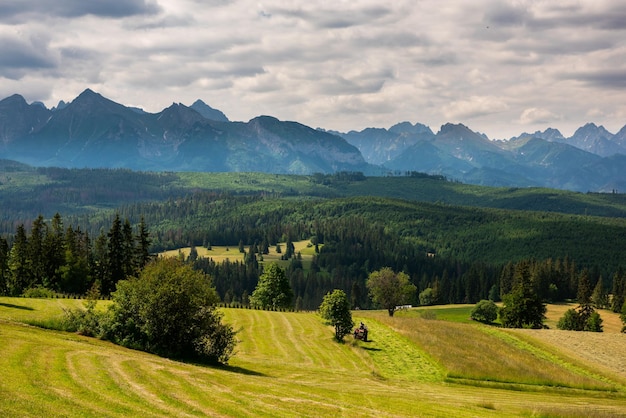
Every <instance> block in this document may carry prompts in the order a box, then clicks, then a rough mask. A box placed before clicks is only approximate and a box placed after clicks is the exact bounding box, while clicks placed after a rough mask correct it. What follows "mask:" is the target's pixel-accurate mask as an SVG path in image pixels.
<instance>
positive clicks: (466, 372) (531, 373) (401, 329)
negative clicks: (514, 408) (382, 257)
mask: <svg viewBox="0 0 626 418" xmlns="http://www.w3.org/2000/svg"><path fill="white" fill-rule="evenodd" d="M360 315H363V316H364V317H366V318H369V319H372V320H376V321H379V322H381V323H382V324H385V325H387V326H389V327H390V328H392V329H393V330H395V331H397V332H398V333H400V334H401V335H403V336H405V337H406V338H408V339H409V340H411V341H413V342H414V343H415V344H416V345H417V346H419V347H421V348H423V349H424V351H426V352H427V353H429V354H430V355H431V356H433V357H434V358H435V359H436V361H437V362H438V363H439V364H440V365H441V366H442V367H443V368H444V369H445V371H446V373H447V377H448V378H449V379H461V380H463V381H466V382H468V383H472V384H483V385H484V384H486V383H488V384H489V385H492V386H497V385H498V384H502V385H505V386H511V385H514V386H519V385H525V386H528V388H527V389H531V388H532V387H543V386H554V387H570V388H581V389H595V390H616V389H617V388H618V387H619V388H620V389H625V388H621V385H617V386H616V384H615V383H614V382H607V381H606V380H604V379H602V378H598V376H595V375H594V374H593V373H592V371H591V370H586V369H578V368H574V367H569V365H568V364H565V363H558V362H557V361H556V359H555V358H554V357H551V356H550V354H551V353H548V352H545V351H541V350H540V349H539V348H536V347H534V346H529V345H527V346H523V345H522V343H521V342H519V341H517V340H516V339H515V337H514V336H511V335H509V334H506V332H505V331H503V330H500V329H498V328H496V327H490V326H487V325H482V324H461V323H455V322H448V321H436V320H426V319H421V318H411V317H403V316H394V317H389V316H386V317H385V316H384V315H379V314H378V313H377V312H371V311H370V312H368V311H364V312H362V313H361V314H360Z"/></svg>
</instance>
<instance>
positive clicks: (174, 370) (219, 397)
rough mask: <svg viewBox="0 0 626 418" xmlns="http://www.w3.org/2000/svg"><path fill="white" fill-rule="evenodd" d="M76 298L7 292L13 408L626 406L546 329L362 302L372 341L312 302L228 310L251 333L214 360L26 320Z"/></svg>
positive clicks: (625, 397)
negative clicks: (393, 310) (300, 306)
mask: <svg viewBox="0 0 626 418" xmlns="http://www.w3.org/2000/svg"><path fill="white" fill-rule="evenodd" d="M75 302H76V301H72V300H41V299H22V298H20V299H11V298H0V318H2V319H0V335H2V338H1V339H0V350H1V351H2V353H3V355H2V356H1V357H0V367H1V369H2V370H3V379H2V380H0V413H1V414H2V415H5V416H16V415H20V416H32V415H39V416H51V417H52V416H66V417H71V416H81V417H82V416H129V415H135V416H136V415H144V416H145V415H150V416H173V415H175V416H206V415H219V416H294V415H297V416H303V417H306V416H311V417H313V416H315V417H318V416H346V415H349V416H363V417H365V416H450V415H454V416H459V417H464V416H494V417H495V416H498V417H502V416H568V417H577V416H578V417H582V416H585V417H594V416H595V417H608V416H623V414H624V410H625V407H626V375H624V373H623V371H622V372H616V371H614V370H613V371H612V370H610V369H607V368H606V367H598V366H597V365H594V363H591V362H589V361H587V360H584V359H582V358H580V357H578V356H575V355H572V354H571V352H565V351H563V350H562V348H560V347H559V346H558V345H555V344H548V343H546V342H545V341H544V342H541V341H542V340H541V339H538V338H539V337H538V336H537V335H538V334H539V333H541V332H543V331H541V330H538V331H533V335H532V336H528V335H524V334H523V333H520V332H516V331H501V330H498V329H494V328H489V327H486V326H483V325H479V324H461V323H454V322H448V321H444V320H427V319H423V318H421V317H420V316H419V315H416V314H417V313H418V312H417V311H407V312H406V314H405V315H403V316H402V315H399V314H398V317H397V318H396V317H394V318H389V317H388V316H386V313H384V312H381V311H367V312H366V311H363V312H354V316H355V319H356V320H357V321H359V320H364V321H366V322H367V324H368V326H369V328H370V330H371V333H370V335H371V337H372V341H371V342H368V343H363V342H353V341H352V340H349V339H347V340H346V343H344V344H337V343H335V342H334V341H333V339H332V337H333V331H332V329H331V328H330V327H327V326H325V325H323V323H322V322H321V319H320V318H319V316H317V315H316V314H314V313H290V312H269V311H257V310H236V309H226V310H224V313H225V320H226V321H227V322H229V323H232V324H233V325H234V326H235V328H236V329H239V330H240V331H239V334H238V338H239V341H240V342H239V345H238V348H237V353H236V355H235V357H233V358H232V360H231V364H230V365H229V366H227V367H217V368H216V367H210V366H203V365H195V364H188V363H181V362H177V361H172V360H168V359H164V358H160V357H157V356H153V355H149V354H145V353H142V352H138V351H133V350H128V349H124V348H121V347H118V346H115V345H112V344H110V343H107V342H104V341H99V340H97V339H92V338H87V337H82V336H78V335H74V334H68V333H62V332H57V331H49V330H43V329H39V328H33V327H31V326H26V325H24V324H23V323H22V321H32V320H34V319H37V318H38V319H40V320H43V319H47V318H48V319H49V318H51V317H54V316H55V315H59V314H61V307H62V306H67V305H68V304H69V305H73V306H76V303H75ZM100 303H104V302H100ZM55 312H56V313H55ZM438 312H440V313H441V316H442V317H443V316H444V315H443V311H438ZM561 332H562V333H567V332H566V331H561ZM585 334H586V333H579V335H580V340H584V339H585V338H586V335H585ZM612 336H619V334H605V335H599V337H600V338H601V339H602V340H603V341H605V342H609V341H612V340H613V339H612V338H611V337H612ZM602 337H607V338H602ZM444 347H445V349H444ZM613 347H615V352H614V355H615V356H616V358H618V357H619V356H624V355H625V354H626V353H624V352H623V349H624V345H621V346H619V345H613ZM620 347H621V348H620ZM620 350H621V351H620ZM491 363H493V364H496V365H497V369H496V375H493V374H492V373H494V371H493V369H491V368H490V366H489V364H491Z"/></svg>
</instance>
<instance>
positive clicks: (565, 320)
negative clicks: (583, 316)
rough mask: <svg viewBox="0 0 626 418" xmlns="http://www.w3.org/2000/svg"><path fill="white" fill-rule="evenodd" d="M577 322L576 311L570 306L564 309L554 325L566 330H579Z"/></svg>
mask: <svg viewBox="0 0 626 418" xmlns="http://www.w3.org/2000/svg"><path fill="white" fill-rule="evenodd" d="M579 322H580V321H579V316H578V312H576V309H573V308H572V309H568V310H567V311H565V313H564V314H563V316H562V317H561V318H560V319H559V322H557V324H556V327H557V328H558V329H562V330H567V331H579V328H580V324H579Z"/></svg>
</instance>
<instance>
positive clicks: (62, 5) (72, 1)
mask: <svg viewBox="0 0 626 418" xmlns="http://www.w3.org/2000/svg"><path fill="white" fill-rule="evenodd" d="M159 11H160V7H159V6H158V5H157V4H156V3H155V2H154V1H151V0H124V1H122V0H113V1H111V0H3V1H2V3H1V4H0V21H21V20H23V19H28V18H31V17H33V16H36V15H45V16H58V17H79V16H84V15H94V16H101V17H109V18H119V17H126V16H136V15H145V14H155V13H158V12H159Z"/></svg>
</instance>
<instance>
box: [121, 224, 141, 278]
mask: <svg viewBox="0 0 626 418" xmlns="http://www.w3.org/2000/svg"><path fill="white" fill-rule="evenodd" d="M136 254H137V250H136V248H135V237H134V235H133V227H132V226H131V225H130V221H129V220H128V218H125V219H124V223H123V224H122V270H123V272H124V276H123V277H122V278H127V277H131V276H135V275H136V274H137V273H138V272H139V269H138V268H136V267H137V266H136V262H135V261H136V259H137V257H136Z"/></svg>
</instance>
